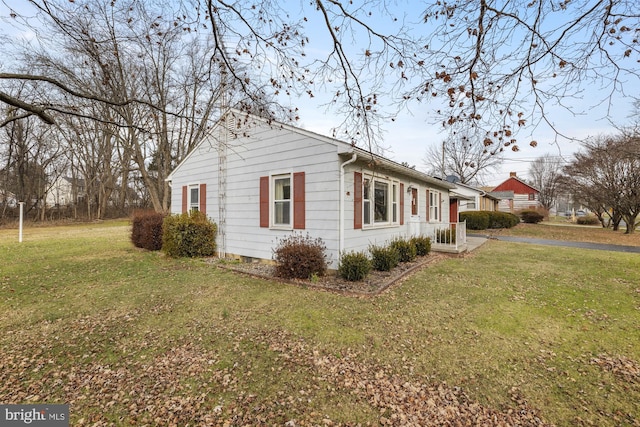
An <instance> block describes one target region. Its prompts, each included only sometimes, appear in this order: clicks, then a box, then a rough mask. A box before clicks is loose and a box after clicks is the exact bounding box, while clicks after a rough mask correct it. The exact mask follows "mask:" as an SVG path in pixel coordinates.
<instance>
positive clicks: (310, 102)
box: [0, 0, 639, 185]
mask: <svg viewBox="0 0 640 427" xmlns="http://www.w3.org/2000/svg"><path fill="white" fill-rule="evenodd" d="M5 1H6V0H5ZM303 1H304V0H303ZM290 3H291V7H290V8H289V11H290V12H291V13H292V14H296V13H297V11H299V10H300V4H301V3H300V0H290ZM389 3H390V4H395V5H396V6H397V8H395V9H394V10H396V11H397V10H404V12H403V13H402V15H401V16H398V18H399V19H400V21H402V20H407V21H408V20H413V21H417V20H419V17H420V16H421V15H422V12H423V9H424V6H423V3H422V2H416V1H407V2H404V1H401V0H397V1H395V2H394V1H393V0H392V1H390V2H389ZM9 4H11V7H14V8H15V7H18V8H22V7H24V6H25V5H26V1H23V0H11V1H10V2H9ZM7 15H8V11H7V7H6V5H5V4H4V3H3V1H0V17H2V18H6V17H7ZM378 17H379V18H378V19H376V20H375V21H374V23H375V24H376V25H381V28H385V27H388V26H394V25H395V24H393V22H392V21H391V20H389V19H388V18H386V17H384V18H383V17H382V15H378ZM312 22H313V21H312ZM0 25H2V26H3V30H2V31H0V33H3V32H4V33H7V32H11V33H13V34H14V35H15V32H14V31H13V30H11V29H10V28H9V27H8V26H7V25H6V21H5V22H2V21H0ZM307 31H308V32H309V35H310V37H311V45H310V46H309V47H308V49H307V51H308V52H309V53H311V54H313V52H314V49H317V52H320V53H322V52H323V49H326V45H323V44H321V43H319V42H318V40H322V38H321V37H320V36H319V35H318V34H314V32H315V31H316V30H315V29H314V27H310V28H309V29H308V30H307ZM314 35H315V36H316V37H314ZM358 37H360V35H358V34H356V37H355V40H354V45H353V46H351V47H350V49H352V52H353V53H356V54H361V53H362V50H363V46H362V44H361V43H359V40H358ZM0 70H2V71H8V70H7V69H6V68H5V67H2V66H1V65H0ZM638 89H639V88H638V82H637V80H633V84H631V85H630V88H629V90H628V92H630V93H631V94H637V93H638ZM329 91H331V89H328V90H327V92H329ZM602 97H603V94H602V93H600V92H599V91H597V90H595V89H593V88H589V87H587V88H584V91H583V92H582V93H581V94H580V97H579V98H576V99H574V100H572V101H571V102H570V103H569V106H570V107H571V108H572V109H573V111H574V112H575V113H576V114H575V115H572V114H570V113H569V112H567V111H566V110H565V109H561V108H556V107H554V106H550V114H549V116H550V117H551V118H552V121H553V122H554V125H555V126H557V128H558V129H559V130H560V131H561V132H563V133H565V134H566V135H568V136H570V137H572V138H577V139H582V138H586V137H589V136H596V135H599V134H603V133H612V132H614V131H615V130H614V127H613V125H612V124H611V123H609V121H608V120H607V119H606V115H607V107H608V106H607V105H600V106H598V105H594V104H595V100H599V99H601V98H602ZM329 100H330V95H329V93H324V94H323V93H321V92H319V91H317V90H316V91H315V97H314V98H309V97H306V96H302V97H301V98H300V99H290V100H287V99H281V100H280V101H282V102H291V104H292V105H294V106H296V107H298V108H299V115H300V119H301V120H300V122H299V123H298V125H299V126H301V127H303V128H306V129H308V130H312V131H314V132H317V133H320V134H323V135H331V133H332V129H333V128H335V127H337V126H339V125H340V122H341V118H340V117H338V116H337V115H336V114H335V112H332V111H328V112H327V111H326V109H325V108H324V107H322V104H324V103H327V102H328V101H329ZM612 107H613V108H612V111H613V113H614V114H615V117H616V124H624V123H626V122H628V120H629V119H628V117H629V115H630V114H631V111H632V104H631V100H629V99H624V98H622V96H615V97H614V100H613V105H612ZM438 108H439V106H438V104H437V103H436V102H433V101H430V102H426V103H414V104H410V105H409V106H408V108H407V109H406V110H405V111H403V112H402V113H401V114H400V115H398V116H397V118H396V120H395V121H394V122H392V121H388V122H385V123H384V124H383V132H384V135H383V139H384V142H383V144H382V145H383V147H385V148H386V150H385V152H384V154H385V156H387V157H389V158H391V159H393V160H395V161H398V162H407V163H409V164H411V165H415V166H416V167H417V168H418V169H420V170H424V169H425V165H424V162H423V160H424V157H425V154H426V150H427V147H428V146H430V145H435V146H438V147H439V146H440V145H441V143H442V140H443V139H445V138H446V134H445V133H443V132H442V126H441V125H440V124H439V123H436V122H438V121H439V118H438V117H437V116H436V115H435V113H434V112H435V110H436V109H438ZM518 139H519V144H518V145H519V147H520V151H519V152H518V153H514V152H512V151H510V150H506V151H505V155H504V161H503V162H502V165H501V167H500V170H499V171H498V173H496V174H494V175H492V176H490V177H488V178H487V179H486V182H484V183H485V184H488V185H497V184H499V183H500V182H502V181H503V180H504V179H506V178H507V177H508V175H509V172H511V171H514V172H517V173H518V176H520V177H523V178H527V171H528V168H529V164H528V163H529V162H530V161H532V160H534V159H535V158H537V157H540V156H542V155H544V154H547V153H549V154H551V155H557V156H562V157H564V158H566V159H570V157H571V155H572V154H573V153H574V152H575V151H576V150H577V149H579V143H577V142H570V141H566V140H563V139H560V140H558V141H556V138H555V135H554V134H553V132H552V131H551V129H549V128H547V127H544V126H538V127H527V128H526V129H524V132H520V134H519V135H518ZM531 140H535V141H537V142H538V146H537V147H536V148H533V147H530V146H529V144H528V142H529V141H531Z"/></svg>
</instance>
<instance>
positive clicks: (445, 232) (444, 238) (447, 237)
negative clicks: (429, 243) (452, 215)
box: [436, 228, 456, 243]
mask: <svg viewBox="0 0 640 427" xmlns="http://www.w3.org/2000/svg"><path fill="white" fill-rule="evenodd" d="M455 242H456V233H455V231H452V230H451V229H449V228H439V229H437V230H436V243H455Z"/></svg>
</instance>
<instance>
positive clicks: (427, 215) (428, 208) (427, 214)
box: [425, 188, 430, 222]
mask: <svg viewBox="0 0 640 427" xmlns="http://www.w3.org/2000/svg"><path fill="white" fill-rule="evenodd" d="M426 199H427V213H426V215H425V218H427V222H429V214H430V212H429V210H430V206H429V189H428V188H427V197H426Z"/></svg>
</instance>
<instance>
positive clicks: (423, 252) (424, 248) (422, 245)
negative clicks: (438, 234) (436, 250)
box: [411, 236, 431, 256]
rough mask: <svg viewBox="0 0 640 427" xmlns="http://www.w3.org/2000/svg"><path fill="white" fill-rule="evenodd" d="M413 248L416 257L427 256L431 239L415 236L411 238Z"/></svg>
mask: <svg viewBox="0 0 640 427" xmlns="http://www.w3.org/2000/svg"><path fill="white" fill-rule="evenodd" d="M411 242H412V243H413V246H415V247H416V255H417V256H427V255H429V252H431V239H430V238H428V237H425V236H415V237H412V238H411Z"/></svg>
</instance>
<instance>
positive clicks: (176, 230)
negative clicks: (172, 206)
mask: <svg viewBox="0 0 640 427" xmlns="http://www.w3.org/2000/svg"><path fill="white" fill-rule="evenodd" d="M163 227H164V233H163V238H162V251H163V252H164V253H166V254H167V255H169V256H171V257H174V258H179V257H191V258H195V257H208V256H212V255H213V254H215V252H216V233H217V231H218V226H217V225H216V224H215V223H214V222H213V221H211V220H210V219H209V218H207V216H206V215H205V214H203V213H202V212H199V211H191V212H186V213H183V214H179V215H169V216H167V217H166V218H165V219H164V225H163Z"/></svg>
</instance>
